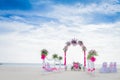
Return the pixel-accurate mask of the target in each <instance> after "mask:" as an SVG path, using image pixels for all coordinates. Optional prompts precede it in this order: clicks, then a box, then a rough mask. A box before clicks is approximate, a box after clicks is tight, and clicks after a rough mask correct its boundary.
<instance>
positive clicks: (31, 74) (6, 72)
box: [0, 66, 120, 80]
mask: <svg viewBox="0 0 120 80" xmlns="http://www.w3.org/2000/svg"><path fill="white" fill-rule="evenodd" d="M42 73H43V72H41V68H40V67H36V66H35V67H34V66H32V67H29V66H26V67H23V66H0V80H120V69H119V70H118V72H117V73H99V72H98V70H96V72H95V74H88V73H87V72H84V71H62V72H51V73H48V74H47V73H46V74H42Z"/></svg>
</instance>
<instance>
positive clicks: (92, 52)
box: [87, 50, 98, 59]
mask: <svg viewBox="0 0 120 80" xmlns="http://www.w3.org/2000/svg"><path fill="white" fill-rule="evenodd" d="M92 56H98V54H97V52H96V51H95V50H90V51H89V52H88V56H87V59H90V58H91V57H92Z"/></svg>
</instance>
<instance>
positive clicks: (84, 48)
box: [63, 39, 86, 68]
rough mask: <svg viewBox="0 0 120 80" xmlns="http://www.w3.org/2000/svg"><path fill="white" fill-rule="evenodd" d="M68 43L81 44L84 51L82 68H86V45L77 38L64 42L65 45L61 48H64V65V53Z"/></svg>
mask: <svg viewBox="0 0 120 80" xmlns="http://www.w3.org/2000/svg"><path fill="white" fill-rule="evenodd" d="M70 45H73V46H76V45H80V46H81V48H82V51H83V53H84V68H86V47H85V45H84V44H83V42H82V41H80V40H77V39H72V40H71V41H68V42H66V45H65V47H64V48H63V50H64V65H65V66H66V53H67V50H68V47H69V46H70Z"/></svg>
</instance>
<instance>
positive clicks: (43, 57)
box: [41, 49, 48, 60]
mask: <svg viewBox="0 0 120 80" xmlns="http://www.w3.org/2000/svg"><path fill="white" fill-rule="evenodd" d="M47 55H48V51H47V50H46V49H42V50H41V59H43V60H44V59H45V58H46V56H47Z"/></svg>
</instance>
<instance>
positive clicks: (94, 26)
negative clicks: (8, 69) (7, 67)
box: [0, 0, 120, 64]
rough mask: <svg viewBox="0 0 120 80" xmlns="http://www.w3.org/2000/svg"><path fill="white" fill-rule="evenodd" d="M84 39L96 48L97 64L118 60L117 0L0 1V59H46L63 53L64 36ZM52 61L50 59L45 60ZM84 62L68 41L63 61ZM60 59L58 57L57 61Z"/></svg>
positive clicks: (119, 11) (119, 14) (119, 26)
mask: <svg viewBox="0 0 120 80" xmlns="http://www.w3.org/2000/svg"><path fill="white" fill-rule="evenodd" d="M72 39H77V40H80V41H83V43H84V45H85V46H86V48H87V51H86V52H87V54H88V51H89V50H91V49H95V50H96V51H97V53H98V55H99V56H97V57H96V63H97V64H101V63H102V62H104V61H106V62H117V63H120V0H0V62H1V63H42V60H41V59H40V54H41V50H42V49H47V50H48V52H49V55H48V56H47V58H49V59H48V60H46V61H48V62H52V61H53V60H52V55H53V54H54V53H56V54H58V55H59V56H62V57H63V58H64V51H63V48H64V46H65V45H66V44H65V43H66V42H67V41H71V40H72ZM50 60H51V61H50ZM73 61H79V62H80V63H83V51H82V49H81V47H80V46H78V45H77V46H72V45H71V46H70V47H69V49H68V51H67V63H68V64H69V63H72V62H73ZM62 62H63V60H62Z"/></svg>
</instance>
